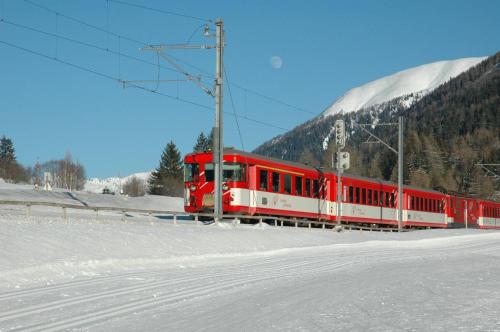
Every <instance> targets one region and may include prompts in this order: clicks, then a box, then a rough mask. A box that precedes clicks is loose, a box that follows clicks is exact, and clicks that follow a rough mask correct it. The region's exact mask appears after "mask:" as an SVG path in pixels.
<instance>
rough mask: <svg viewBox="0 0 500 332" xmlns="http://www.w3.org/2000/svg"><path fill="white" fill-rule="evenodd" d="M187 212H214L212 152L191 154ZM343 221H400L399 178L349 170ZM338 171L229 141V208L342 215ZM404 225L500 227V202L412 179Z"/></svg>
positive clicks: (226, 193) (226, 196)
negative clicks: (361, 174) (449, 191)
mask: <svg viewBox="0 0 500 332" xmlns="http://www.w3.org/2000/svg"><path fill="white" fill-rule="evenodd" d="M184 167H185V168H184V175H185V179H184V181H185V194H184V198H185V200H184V208H185V211H186V212H190V213H202V212H205V213H207V212H209V213H210V212H213V207H214V164H213V159H212V153H211V152H202V153H192V154H188V155H186V157H185V158H184ZM341 186H342V187H341V194H342V195H341V196H342V211H341V216H342V217H341V218H342V222H343V223H358V224H359V223H361V224H378V225H386V226H395V225H397V209H398V207H397V204H398V198H397V195H398V190H397V185H395V184H394V183H391V182H387V181H381V180H376V179H369V178H365V177H359V176H354V175H348V174H344V175H342V177H341ZM336 193H337V175H336V173H335V172H326V171H323V170H321V169H318V168H314V167H311V166H307V165H303V164H300V163H296V162H291V161H284V160H279V159H274V158H268V157H263V156H259V155H256V154H252V153H248V152H243V151H238V150H234V149H224V164H223V195H222V201H223V210H224V214H239V215H249V216H254V215H262V216H286V217H291V218H307V219H316V220H324V221H332V222H334V221H335V220H336V217H337V196H336ZM403 195H404V196H403V226H404V227H434V228H448V227H464V226H465V224H466V223H467V225H468V227H479V228H496V229H500V203H497V202H489V201H483V200H478V199H470V198H467V199H466V198H462V197H457V196H451V195H446V194H443V193H441V192H439V191H435V190H431V189H424V188H417V187H413V186H404V189H403Z"/></svg>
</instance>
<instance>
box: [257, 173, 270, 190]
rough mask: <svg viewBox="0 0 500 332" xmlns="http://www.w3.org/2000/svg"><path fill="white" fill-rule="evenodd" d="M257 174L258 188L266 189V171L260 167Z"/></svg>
mask: <svg viewBox="0 0 500 332" xmlns="http://www.w3.org/2000/svg"><path fill="white" fill-rule="evenodd" d="M259 176H260V179H259V188H260V190H267V189H268V188H269V187H268V181H269V179H268V177H267V171H266V170H263V169H261V170H260V171H259Z"/></svg>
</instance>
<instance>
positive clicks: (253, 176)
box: [248, 165, 258, 215]
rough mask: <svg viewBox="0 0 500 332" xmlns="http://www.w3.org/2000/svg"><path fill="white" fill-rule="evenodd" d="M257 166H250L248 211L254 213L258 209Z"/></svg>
mask: <svg viewBox="0 0 500 332" xmlns="http://www.w3.org/2000/svg"><path fill="white" fill-rule="evenodd" d="M257 189H258V188H257V166H255V165H249V166H248V195H249V197H248V202H249V206H248V213H249V214H250V215H254V214H255V212H256V211H257Z"/></svg>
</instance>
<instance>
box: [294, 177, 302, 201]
mask: <svg viewBox="0 0 500 332" xmlns="http://www.w3.org/2000/svg"><path fill="white" fill-rule="evenodd" d="M295 195H299V196H302V177H301V176H297V177H296V178H295Z"/></svg>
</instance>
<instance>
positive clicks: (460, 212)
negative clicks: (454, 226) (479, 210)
mask: <svg viewBox="0 0 500 332" xmlns="http://www.w3.org/2000/svg"><path fill="white" fill-rule="evenodd" d="M450 203H451V204H450V212H451V216H452V217H453V222H454V223H460V224H463V223H464V210H465V200H464V199H463V198H461V197H454V196H451V199H450Z"/></svg>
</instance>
